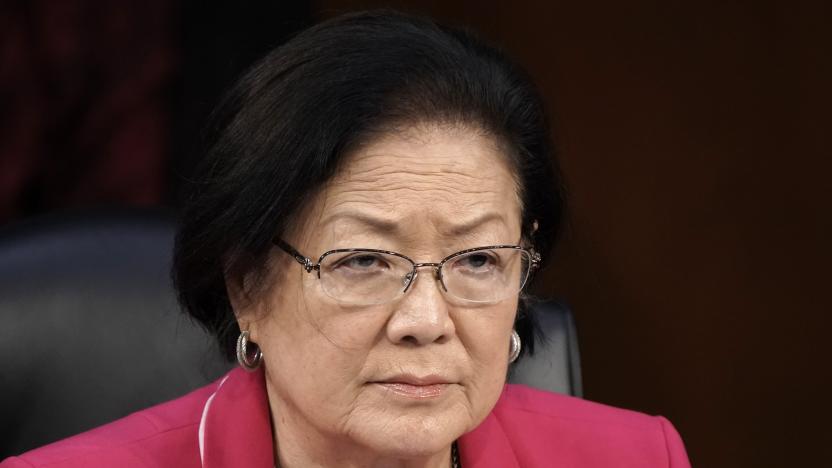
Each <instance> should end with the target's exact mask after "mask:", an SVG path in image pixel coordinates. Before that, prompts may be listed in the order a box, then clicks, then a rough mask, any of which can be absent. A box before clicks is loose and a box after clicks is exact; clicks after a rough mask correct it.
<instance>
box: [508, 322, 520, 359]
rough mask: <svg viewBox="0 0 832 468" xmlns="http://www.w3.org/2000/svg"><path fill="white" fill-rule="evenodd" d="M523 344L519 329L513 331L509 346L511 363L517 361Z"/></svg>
mask: <svg viewBox="0 0 832 468" xmlns="http://www.w3.org/2000/svg"><path fill="white" fill-rule="evenodd" d="M522 347H523V344H522V343H521V342H520V335H518V334H517V330H512V331H511V344H510V346H509V347H508V362H509V364H511V363H512V362H514V361H516V360H517V358H518V357H520V349H522Z"/></svg>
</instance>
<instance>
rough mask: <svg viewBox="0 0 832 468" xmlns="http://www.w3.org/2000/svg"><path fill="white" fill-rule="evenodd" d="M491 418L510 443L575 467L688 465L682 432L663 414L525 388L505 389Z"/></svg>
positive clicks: (508, 386) (519, 455) (531, 463)
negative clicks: (679, 433)
mask: <svg viewBox="0 0 832 468" xmlns="http://www.w3.org/2000/svg"><path fill="white" fill-rule="evenodd" d="M493 414H494V417H495V418H496V419H497V421H498V422H499V424H500V425H501V426H502V428H503V430H504V431H505V433H506V437H507V438H508V439H509V441H510V443H511V445H513V446H518V447H524V448H528V449H530V451H531V452H537V453H538V454H539V455H540V456H547V457H556V458H558V459H563V460H564V462H565V461H567V460H569V461H572V462H574V464H575V466H599V467H600V466H613V465H614V466H633V467H636V466H638V467H651V466H657V467H658V466H662V467H674V468H677V467H689V466H690V465H689V462H688V460H687V456H686V454H685V450H684V446H683V445H682V441H681V439H680V438H679V435H678V433H677V432H676V430H675V429H674V428H673V426H672V425H671V424H670V422H668V421H667V420H666V419H665V418H663V417H661V416H650V415H646V414H643V413H639V412H636V411H629V410H625V409H620V408H614V407H611V406H607V405H603V404H600V403H594V402H591V401H586V400H582V399H579V398H574V397H570V396H566V395H560V394H556V393H550V392H545V391H541V390H536V389H533V388H530V387H526V386H522V385H506V388H505V390H504V392H503V395H502V396H501V398H500V400H499V402H498V403H497V405H496V407H495V408H494V411H493ZM517 455H518V458H522V455H521V454H519V453H518V454H517ZM549 459H550V460H551V459H552V458H549ZM521 466H538V465H537V464H536V463H535V462H533V461H531V460H529V463H526V464H524V463H521Z"/></svg>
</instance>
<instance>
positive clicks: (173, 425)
mask: <svg viewBox="0 0 832 468" xmlns="http://www.w3.org/2000/svg"><path fill="white" fill-rule="evenodd" d="M459 451H460V458H461V460H460V461H461V464H462V466H463V467H464V468H487V467H488V468H492V467H493V468H515V467H524V468H526V467H569V468H601V467H604V468H609V467H617V468H618V467H620V468H625V467H632V468H652V467H657V468H658V467H672V468H687V467H690V463H689V462H688V459H687V456H686V455H685V449H684V446H683V445H682V440H681V439H680V438H679V435H678V434H677V433H676V431H675V430H674V428H673V426H671V425H670V423H669V422H668V421H667V420H666V419H664V418H662V417H654V416H647V415H644V414H641V413H636V412H632V411H626V410H621V409H616V408H611V407H608V406H604V405H600V404H597V403H591V402H588V401H584V400H580V399H577V398H572V397H567V396H563V395H558V394H554V393H548V392H542V391H539V390H534V389H531V388H528V387H524V386H520V385H506V387H505V389H504V391H503V394H502V396H501V397H500V400H499V401H498V403H497V405H496V406H495V407H494V410H493V411H492V412H491V414H490V415H488V417H487V418H486V419H485V421H483V423H482V424H480V425H479V426H478V427H477V428H476V429H474V430H473V431H471V432H470V433H468V434H465V435H464V436H462V437H461V438H460V440H459ZM273 466H274V460H273V455H272V433H271V427H270V423H269V407H268V402H267V397H266V391H265V385H264V382H263V373H262V372H255V373H251V374H249V373H246V372H244V371H242V370H240V369H235V370H233V371H231V372H229V373H228V374H227V375H226V376H225V377H223V378H222V379H220V380H219V381H217V382H214V383H212V384H210V385H208V386H206V387H203V388H201V389H199V390H196V391H194V392H192V393H190V394H188V395H185V396H184V397H181V398H179V399H176V400H173V401H170V402H167V403H163V404H161V405H158V406H154V407H152V408H149V409H146V410H143V411H139V412H137V413H133V414H131V415H130V416H127V417H125V418H123V419H120V420H118V421H115V422H113V423H110V424H107V425H104V426H101V427H99V428H97V429H93V430H91V431H88V432H85V433H83V434H80V435H77V436H74V437H70V438H68V439H64V440H62V441H59V442H56V443H53V444H50V445H47V446H45V447H41V448H39V449H35V450H32V451H30V452H27V453H24V454H23V455H20V456H17V457H12V458H8V459H6V460H4V461H3V462H2V463H0V468H17V467H20V468H23V467H50V468H70V467H72V468H75V467H178V468H188V467H206V468H219V467H254V468H256V467H262V468H272V467H273Z"/></svg>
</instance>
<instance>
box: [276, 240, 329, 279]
mask: <svg viewBox="0 0 832 468" xmlns="http://www.w3.org/2000/svg"><path fill="white" fill-rule="evenodd" d="M272 242H274V244H275V245H276V246H278V247H280V248H281V249H283V251H284V252H286V253H287V254H289V255H291V256H292V258H294V259H295V261H296V262H298V263H300V264H301V265H302V266H303V268H304V269H305V270H306V272H307V273H309V272H310V271H312V270H314V269H316V268H318V265H315V264H313V263H312V260H311V259H310V258H309V257H306V256H304V255H303V254H301V253H300V252H298V250H297V249H296V248H294V247H292V246H291V245H289V244H287V243H286V242H284V241H283V239H278V238H275V239H272Z"/></svg>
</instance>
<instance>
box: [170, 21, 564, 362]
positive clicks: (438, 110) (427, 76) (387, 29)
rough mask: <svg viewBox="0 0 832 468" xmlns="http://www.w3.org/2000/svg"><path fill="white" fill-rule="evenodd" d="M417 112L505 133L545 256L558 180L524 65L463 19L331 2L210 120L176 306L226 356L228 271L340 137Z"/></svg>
mask: <svg viewBox="0 0 832 468" xmlns="http://www.w3.org/2000/svg"><path fill="white" fill-rule="evenodd" d="M422 122H431V123H432V122H435V123H449V124H462V125H465V126H470V127H473V128H476V129H480V130H482V131H485V132H487V133H488V134H490V135H493V136H494V137H495V138H496V139H497V141H499V142H500V143H501V144H502V146H503V147H504V148H505V149H506V151H507V153H509V154H507V156H508V158H509V159H510V162H511V164H512V166H513V169H514V171H515V177H516V178H517V181H518V185H519V191H520V197H521V201H522V208H523V219H522V226H523V231H524V236H525V239H526V240H527V241H528V242H531V243H532V244H533V245H534V247H535V249H536V250H537V251H538V252H540V253H541V254H542V256H543V259H544V261H545V260H546V259H547V258H548V254H549V253H550V250H551V247H552V246H553V244H554V241H555V239H556V238H557V236H558V234H559V231H560V228H561V217H562V210H563V206H562V205H563V189H562V187H561V181H560V177H559V175H558V171H557V166H556V164H555V160H554V154H553V145H552V144H551V141H550V132H549V128H548V122H547V119H546V117H545V113H544V110H543V104H542V101H541V98H540V96H539V95H538V93H537V91H536V90H535V87H534V86H533V84H532V82H531V80H530V79H529V78H528V77H527V76H526V74H525V73H524V72H523V71H522V70H521V69H520V68H519V67H518V66H516V65H515V64H513V63H512V62H511V61H510V60H509V59H507V57H506V56H505V55H504V54H503V53H502V52H500V51H499V50H497V49H496V48H494V47H491V46H489V45H487V44H485V43H484V42H483V41H482V40H480V39H478V38H477V37H475V36H474V35H473V34H472V33H470V32H466V31H461V30H457V29H452V28H447V27H444V26H441V25H438V24H436V23H434V22H433V21H431V20H430V19H427V18H422V17H415V16H410V15H405V14H402V13H397V12H393V11H389V10H381V11H370V12H361V13H352V14H348V15H344V16H340V17H337V18H334V19H331V20H328V21H325V22H323V23H320V24H318V25H316V26H313V27H311V28H310V29H307V30H306V31H303V32H302V33H300V34H299V35H297V36H296V37H294V38H293V39H291V40H290V41H289V42H287V43H285V44H283V45H281V46H280V47H278V48H276V49H275V50H273V51H272V52H270V53H269V54H268V55H266V56H265V57H264V58H263V59H262V60H260V61H259V62H258V63H256V64H255V65H254V66H253V67H252V68H251V69H250V70H249V71H248V72H246V73H245V74H244V75H243V76H242V78H241V79H240V80H239V81H238V82H237V83H236V84H235V85H234V86H233V87H232V88H231V89H230V90H229V92H228V93H227V94H226V95H225V97H224V98H223V99H222V100H221V102H220V104H219V105H218V107H217V109H216V110H215V111H214V113H213V115H212V118H211V121H210V123H209V125H208V126H207V132H206V139H205V145H206V146H205V156H204V158H203V160H202V161H201V164H200V165H199V166H198V168H197V170H196V173H195V175H194V176H193V177H191V180H190V187H189V192H190V194H189V196H188V197H187V198H186V199H185V203H184V206H183V209H182V217H181V226H180V229H179V232H178V235H177V238H176V246H175V251H174V265H173V278H174V282H175V285H176V288H177V291H178V295H179V300H180V302H181V304H182V306H183V307H184V309H185V310H186V311H187V312H188V313H189V314H190V315H191V316H192V317H193V318H195V319H196V320H197V321H198V322H200V323H201V324H202V325H203V326H204V327H205V328H207V330H208V331H209V332H211V333H212V334H213V335H215V336H216V338H217V340H218V341H219V344H220V347H221V349H222V350H223V351H224V353H225V354H226V357H228V358H229V359H232V358H233V356H234V345H235V340H236V337H237V335H238V334H239V328H238V326H237V322H236V320H235V317H234V312H233V310H232V307H231V304H230V301H229V297H228V294H227V291H226V286H225V278H226V277H227V276H232V277H240V276H241V275H249V274H251V273H259V274H262V273H263V272H264V271H265V270H266V268H267V264H266V260H267V258H268V253H269V251H270V249H271V248H272V247H273V245H272V239H273V238H274V237H275V236H280V235H282V234H283V233H284V232H285V231H286V229H287V227H288V226H289V223H291V222H292V220H293V219H294V216H293V215H294V214H295V212H296V211H297V210H298V209H299V208H300V207H301V205H302V204H303V203H304V201H305V200H308V199H309V198H310V197H311V196H312V195H313V194H314V193H315V192H316V191H317V190H318V189H319V188H320V187H322V185H323V183H324V182H326V181H327V180H328V179H330V178H331V177H332V176H333V175H334V174H335V172H336V170H337V168H338V166H339V164H340V163H342V159H343V157H344V155H345V153H347V152H348V150H349V148H350V147H352V146H353V145H355V144H360V143H362V142H363V141H366V140H367V139H368V138H369V137H370V134H372V133H377V132H383V131H385V130H386V129H391V128H395V127H396V126H401V125H408V124H413V123H422ZM535 222H536V223H537V229H536V230H535V229H534V228H533V227H532V226H533V225H534V223H535ZM520 303H521V307H520V310H519V311H518V318H517V323H516V325H515V327H516V329H517V331H518V333H519V334H520V337H521V339H522V340H523V344H524V347H523V350H524V352H525V351H527V350H528V351H531V352H533V350H534V342H535V338H536V337H537V335H538V334H539V331H538V328H537V326H536V321H535V319H534V317H533V316H532V315H531V314H530V313H529V308H528V307H527V304H526V300H525V299H523V300H521V301H520Z"/></svg>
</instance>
